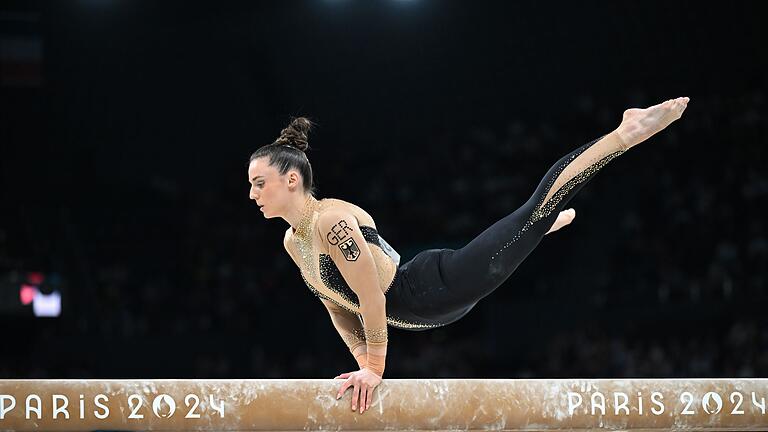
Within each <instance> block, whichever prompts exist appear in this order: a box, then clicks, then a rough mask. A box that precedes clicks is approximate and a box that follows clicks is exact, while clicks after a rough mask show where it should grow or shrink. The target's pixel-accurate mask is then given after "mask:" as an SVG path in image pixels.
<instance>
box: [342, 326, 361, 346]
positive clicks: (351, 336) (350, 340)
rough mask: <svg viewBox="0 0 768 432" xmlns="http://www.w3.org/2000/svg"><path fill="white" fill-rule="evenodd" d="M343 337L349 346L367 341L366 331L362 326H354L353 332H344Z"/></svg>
mask: <svg viewBox="0 0 768 432" xmlns="http://www.w3.org/2000/svg"><path fill="white" fill-rule="evenodd" d="M341 337H342V339H343V340H344V343H346V344H347V346H354V345H357V344H360V343H361V342H362V343H365V331H363V329H361V328H354V329H352V333H344V334H342V336H341Z"/></svg>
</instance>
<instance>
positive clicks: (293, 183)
mask: <svg viewBox="0 0 768 432" xmlns="http://www.w3.org/2000/svg"><path fill="white" fill-rule="evenodd" d="M285 179H286V181H287V183H288V189H289V190H291V191H294V190H296V189H297V188H299V187H301V185H302V183H303V181H304V179H303V178H302V177H301V174H299V172H298V171H296V170H294V169H292V170H288V172H287V173H285Z"/></svg>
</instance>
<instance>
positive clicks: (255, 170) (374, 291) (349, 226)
mask: <svg viewBox="0 0 768 432" xmlns="http://www.w3.org/2000/svg"><path fill="white" fill-rule="evenodd" d="M688 101H689V98H687V97H680V98H676V99H671V100H668V101H665V102H663V103H660V104H658V105H654V106H651V107H649V108H645V109H638V108H633V109H628V110H626V111H624V115H623V118H622V121H621V124H620V125H619V127H618V128H616V129H615V130H613V131H612V132H610V133H608V134H606V135H603V136H601V137H599V138H597V139H594V140H593V141H590V142H588V143H586V144H584V145H582V146H581V147H579V148H577V149H575V150H573V151H572V152H570V153H568V154H566V155H565V156H563V157H562V158H560V160H558V161H557V162H556V163H555V164H554V165H552V167H551V168H550V169H549V171H547V173H546V174H545V175H544V177H543V178H542V180H541V182H540V183H539V185H538V187H537V188H536V190H535V191H534V192H533V195H532V196H531V197H530V198H529V199H528V201H527V202H525V204H523V205H522V206H521V207H520V208H518V209H517V210H515V211H514V212H512V213H510V214H508V215H507V216H505V217H503V218H502V219H501V220H499V221H498V222H496V223H494V224H493V225H491V226H490V227H489V228H487V229H486V230H485V231H483V232H482V233H480V235H478V236H477V237H476V238H475V239H473V240H472V241H470V242H469V243H468V244H466V245H465V246H464V247H462V248H460V249H455V250H454V249H428V250H425V251H422V252H419V253H418V254H417V255H416V256H414V257H413V259H411V260H410V261H408V262H406V263H404V264H400V256H399V255H398V253H397V252H396V251H395V250H394V249H393V248H392V247H391V246H390V245H389V244H388V243H387V242H386V241H385V240H384V239H383V238H382V237H381V236H380V235H379V233H378V231H377V229H376V224H375V223H374V220H373V218H372V217H371V215H370V214H368V213H367V212H366V211H365V210H363V209H362V208H360V207H358V206H356V205H354V204H352V203H349V202H346V201H342V200H339V199H333V198H324V199H317V198H316V197H315V190H314V188H313V183H312V167H311V165H310V163H309V160H308V159H307V156H306V154H305V151H306V150H307V148H308V143H307V135H308V133H309V130H310V128H311V126H312V123H311V122H310V121H309V120H307V119H306V118H304V117H299V118H296V119H293V120H292V121H291V123H290V124H289V125H288V126H287V127H286V128H285V129H283V130H282V132H281V134H280V137H279V138H277V140H275V141H274V142H273V143H271V144H267V145H265V146H263V147H260V148H259V149H257V150H256V151H255V152H254V153H253V154H252V155H251V157H250V159H249V162H248V180H249V183H250V184H251V186H250V193H249V196H250V199H252V200H254V201H256V204H258V206H259V208H260V210H261V212H263V214H264V217H265V218H268V219H269V218H276V217H281V218H283V219H284V220H285V221H286V222H288V223H289V224H290V226H289V227H288V229H287V230H286V231H285V237H284V239H283V245H284V247H285V250H286V251H287V252H288V255H290V257H291V258H292V259H293V261H294V262H295V263H296V265H297V266H298V267H299V270H300V273H301V276H302V278H303V279H304V282H305V283H306V285H307V286H308V287H309V289H310V291H312V293H314V294H315V295H316V296H317V297H319V298H320V301H322V302H323V304H324V305H325V307H326V308H327V309H328V312H329V313H330V316H331V321H332V322H333V325H334V327H335V328H336V330H337V331H338V333H339V335H340V336H341V338H342V339H343V341H344V343H345V344H346V345H347V346H348V347H349V350H350V352H351V353H352V355H353V356H354V357H355V360H356V361H357V363H358V365H359V367H360V370H359V371H355V372H348V373H344V374H341V375H338V376H336V377H335V379H345V380H346V381H345V382H344V384H343V385H342V387H341V389H340V390H339V393H338V395H337V399H338V398H339V397H341V396H342V395H343V394H344V392H345V391H346V389H347V388H349V387H352V388H353V390H352V410H355V409H356V408H357V405H358V401H359V402H360V404H359V405H360V410H359V413H360V414H362V413H363V412H364V411H365V410H366V409H368V408H369V407H370V403H371V399H372V394H373V390H374V388H375V387H376V386H377V385H379V383H380V382H381V379H382V377H383V375H384V363H385V361H384V360H385V357H386V353H387V325H390V326H392V327H396V328H401V329H407V330H426V329H431V328H435V327H440V326H444V325H447V324H450V323H452V322H454V321H456V320H458V319H459V318H461V317H463V316H464V315H465V314H466V313H467V312H469V311H470V309H472V308H473V307H474V306H475V304H477V302H478V301H480V299H482V298H483V297H485V296H487V295H488V294H490V293H491V292H493V291H494V290H495V289H496V288H497V287H498V286H499V285H501V284H502V283H503V282H504V281H505V280H507V278H509V276H510V275H511V274H512V272H514V271H515V269H516V268H517V266H519V265H520V263H521V262H522V261H523V260H524V259H525V257H526V256H528V254H530V253H531V251H533V249H534V248H535V247H536V245H538V244H539V242H540V241H541V239H542V238H543V237H544V235H546V234H548V233H550V232H553V231H556V230H558V229H560V228H562V227H563V226H565V225H568V224H569V223H571V221H573V219H574V217H575V215H576V213H575V211H574V210H573V209H567V210H565V206H566V204H567V203H568V202H569V201H570V200H571V198H573V196H574V195H575V194H576V193H577V192H578V191H579V190H580V189H581V188H582V187H583V186H584V185H585V184H586V183H587V182H588V181H589V180H591V179H592V177H593V176H594V175H595V174H596V173H597V171H599V170H600V169H601V168H602V167H603V166H605V164H607V163H608V162H610V161H611V160H612V159H613V158H615V157H616V156H619V155H621V154H622V153H624V152H625V151H627V150H629V149H630V148H632V147H633V146H635V145H637V144H640V143H641V142H643V141H645V140H647V139H648V138H650V137H651V136H652V135H654V134H656V133H657V132H659V131H661V130H662V129H664V128H666V127H667V126H668V125H669V124H670V123H672V122H673V121H675V120H677V119H679V118H680V116H681V115H682V114H683V111H684V110H685V108H686V106H687V104H688Z"/></svg>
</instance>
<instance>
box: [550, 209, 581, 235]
mask: <svg viewBox="0 0 768 432" xmlns="http://www.w3.org/2000/svg"><path fill="white" fill-rule="evenodd" d="M575 217H576V210H574V209H572V208H569V209H568V210H563V211H561V212H560V214H559V215H557V220H556V221H555V223H554V224H552V228H550V229H549V231H547V234H549V233H551V232H553V231H557V230H559V229H560V228H562V227H564V226H566V225H568V224H569V223H571V222H573V219H574V218H575Z"/></svg>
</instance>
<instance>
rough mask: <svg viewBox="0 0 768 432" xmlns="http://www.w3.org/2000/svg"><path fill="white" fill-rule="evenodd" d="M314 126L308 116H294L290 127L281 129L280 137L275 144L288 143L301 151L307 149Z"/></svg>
mask: <svg viewBox="0 0 768 432" xmlns="http://www.w3.org/2000/svg"><path fill="white" fill-rule="evenodd" d="M312 126H313V124H312V122H311V121H309V119H307V118H306V117H296V118H293V119H291V123H290V124H289V125H288V127H286V128H285V129H283V130H282V131H280V137H279V138H278V139H276V140H275V144H282V145H287V146H291V147H295V148H297V149H299V150H301V151H306V150H307V148H309V142H308V141H307V140H308V135H309V130H310V129H312Z"/></svg>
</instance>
